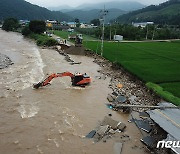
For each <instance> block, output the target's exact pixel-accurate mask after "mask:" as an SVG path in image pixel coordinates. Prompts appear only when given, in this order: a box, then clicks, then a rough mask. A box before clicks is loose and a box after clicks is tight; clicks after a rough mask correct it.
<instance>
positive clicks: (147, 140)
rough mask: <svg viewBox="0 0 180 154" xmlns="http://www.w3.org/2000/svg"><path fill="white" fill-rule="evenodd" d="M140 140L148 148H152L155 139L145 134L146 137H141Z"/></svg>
mask: <svg viewBox="0 0 180 154" xmlns="http://www.w3.org/2000/svg"><path fill="white" fill-rule="evenodd" d="M141 142H143V143H144V144H145V145H146V146H147V147H148V148H153V145H154V143H155V140H154V138H153V137H151V136H146V137H144V138H142V139H141Z"/></svg>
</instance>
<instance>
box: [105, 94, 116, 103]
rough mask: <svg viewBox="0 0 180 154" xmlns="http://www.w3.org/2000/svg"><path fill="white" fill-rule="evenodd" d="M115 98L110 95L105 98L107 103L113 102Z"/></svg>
mask: <svg viewBox="0 0 180 154" xmlns="http://www.w3.org/2000/svg"><path fill="white" fill-rule="evenodd" d="M115 98H116V96H114V95H111V94H108V96H107V100H108V101H109V102H114V100H115Z"/></svg>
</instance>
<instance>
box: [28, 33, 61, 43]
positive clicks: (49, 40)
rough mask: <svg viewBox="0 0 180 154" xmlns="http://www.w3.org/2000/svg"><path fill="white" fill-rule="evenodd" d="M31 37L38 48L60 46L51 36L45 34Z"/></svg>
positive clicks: (32, 34)
mask: <svg viewBox="0 0 180 154" xmlns="http://www.w3.org/2000/svg"><path fill="white" fill-rule="evenodd" d="M29 37H30V38H32V39H34V40H36V44H37V45H38V46H54V45H57V44H58V42H57V41H56V40H55V39H53V38H50V37H49V36H47V35H44V34H34V33H31V34H30V35H29Z"/></svg>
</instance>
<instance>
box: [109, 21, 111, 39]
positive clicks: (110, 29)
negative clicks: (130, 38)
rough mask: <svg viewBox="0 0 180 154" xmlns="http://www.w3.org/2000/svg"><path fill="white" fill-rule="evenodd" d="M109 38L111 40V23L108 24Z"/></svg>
mask: <svg viewBox="0 0 180 154" xmlns="http://www.w3.org/2000/svg"><path fill="white" fill-rule="evenodd" d="M109 40H110V41H111V24H110V34H109Z"/></svg>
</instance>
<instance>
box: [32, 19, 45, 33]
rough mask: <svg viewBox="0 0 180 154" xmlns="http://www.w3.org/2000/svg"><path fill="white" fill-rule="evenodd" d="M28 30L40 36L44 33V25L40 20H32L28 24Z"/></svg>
mask: <svg viewBox="0 0 180 154" xmlns="http://www.w3.org/2000/svg"><path fill="white" fill-rule="evenodd" d="M29 29H30V30H31V31H32V32H34V33H37V34H41V33H43V32H44V31H46V23H45V22H44V21H40V20H33V21H31V22H30V23H29Z"/></svg>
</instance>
